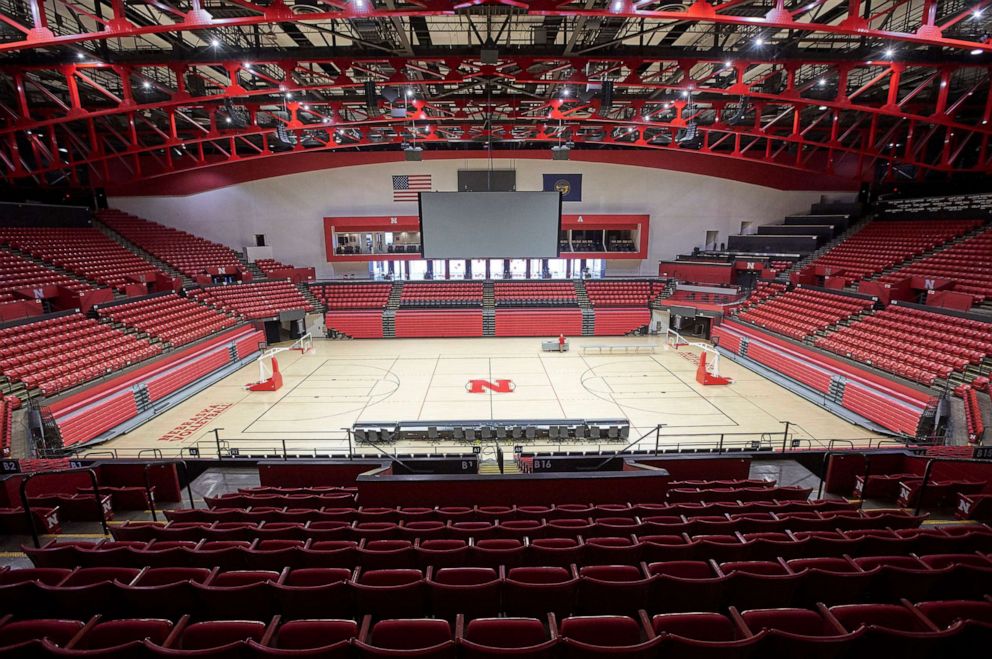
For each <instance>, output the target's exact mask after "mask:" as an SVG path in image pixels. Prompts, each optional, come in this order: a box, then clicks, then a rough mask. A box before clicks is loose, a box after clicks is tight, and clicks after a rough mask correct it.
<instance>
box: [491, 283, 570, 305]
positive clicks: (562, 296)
mask: <svg viewBox="0 0 992 659" xmlns="http://www.w3.org/2000/svg"><path fill="white" fill-rule="evenodd" d="M493 291H494V296H495V299H496V304H500V303H507V302H511V303H512V302H517V303H519V302H527V303H531V302H533V303H534V304H576V302H577V300H576V296H575V284H573V283H572V282H570V281H546V282H541V281H538V282H530V281H521V282H513V281H497V282H495V283H494V284H493Z"/></svg>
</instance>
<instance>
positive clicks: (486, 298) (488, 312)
mask: <svg viewBox="0 0 992 659" xmlns="http://www.w3.org/2000/svg"><path fill="white" fill-rule="evenodd" d="M482 336H496V285H495V284H494V283H493V282H492V281H488V280H487V281H484V282H482Z"/></svg>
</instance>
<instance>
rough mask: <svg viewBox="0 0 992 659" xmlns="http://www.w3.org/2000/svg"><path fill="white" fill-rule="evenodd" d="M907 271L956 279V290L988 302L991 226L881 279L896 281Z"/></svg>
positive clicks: (991, 288) (991, 280) (976, 300)
mask: <svg viewBox="0 0 992 659" xmlns="http://www.w3.org/2000/svg"><path fill="white" fill-rule="evenodd" d="M907 275H914V276H918V277H925V278H929V279H937V280H939V279H949V280H951V281H953V282H955V284H954V290H955V291H961V292H964V293H970V294H971V295H973V296H974V303H975V304H981V303H982V302H985V301H986V300H988V299H990V298H992V229H989V230H987V231H984V232H982V233H980V234H978V235H977V236H973V237H971V238H968V239H967V240H964V241H962V242H960V243H958V244H956V245H952V246H950V247H948V248H947V249H944V250H942V251H940V252H938V253H937V254H934V255H932V256H928V257H926V258H924V259H922V260H920V261H917V262H915V263H912V264H910V265H907V266H904V267H901V268H898V269H897V270H895V271H894V272H891V273H889V274H887V275H884V276H882V277H881V278H880V281H882V282H885V283H893V282H897V281H899V280H900V279H903V278H904V277H906V276H907Z"/></svg>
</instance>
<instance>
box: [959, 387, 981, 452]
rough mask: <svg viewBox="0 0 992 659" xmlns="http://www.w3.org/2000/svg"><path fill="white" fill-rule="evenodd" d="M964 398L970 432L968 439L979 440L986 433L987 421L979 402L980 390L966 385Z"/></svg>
mask: <svg viewBox="0 0 992 659" xmlns="http://www.w3.org/2000/svg"><path fill="white" fill-rule="evenodd" d="M962 398H963V399H964V419H965V425H966V428H967V432H968V441H969V442H972V443H974V442H977V441H980V440H981V439H982V437H983V436H984V435H985V422H984V421H983V419H982V409H981V407H980V406H979V403H978V392H977V391H975V390H974V389H972V388H971V387H965V389H964V392H963V396H962Z"/></svg>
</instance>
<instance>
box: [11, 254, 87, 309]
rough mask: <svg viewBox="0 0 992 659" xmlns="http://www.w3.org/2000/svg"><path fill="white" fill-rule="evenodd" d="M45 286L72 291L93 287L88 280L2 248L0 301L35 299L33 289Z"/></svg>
mask: <svg viewBox="0 0 992 659" xmlns="http://www.w3.org/2000/svg"><path fill="white" fill-rule="evenodd" d="M45 286H62V287H64V288H67V289H69V290H72V291H88V290H91V289H92V288H93V287H92V286H90V285H89V284H87V283H86V282H82V281H79V280H78V279H73V278H71V277H67V276H66V275H64V274H62V273H61V272H57V271H55V270H50V269H49V268H46V267H44V266H42V265H39V264H37V263H35V262H34V261H29V260H28V259H26V258H24V257H22V256H18V255H17V254H12V253H10V252H8V251H5V250H3V249H0V303H4V302H12V301H14V300H16V299H33V298H34V295H33V293H32V291H33V290H34V289H36V288H44V287H45ZM21 290H23V291H24V294H23V295H20V296H16V295H14V292H15V291H21Z"/></svg>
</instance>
